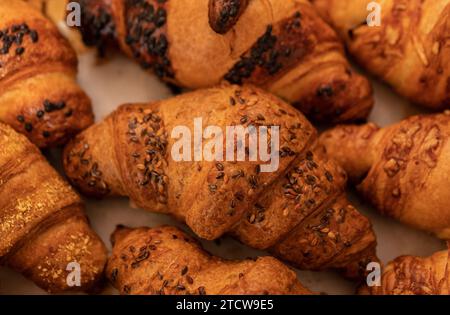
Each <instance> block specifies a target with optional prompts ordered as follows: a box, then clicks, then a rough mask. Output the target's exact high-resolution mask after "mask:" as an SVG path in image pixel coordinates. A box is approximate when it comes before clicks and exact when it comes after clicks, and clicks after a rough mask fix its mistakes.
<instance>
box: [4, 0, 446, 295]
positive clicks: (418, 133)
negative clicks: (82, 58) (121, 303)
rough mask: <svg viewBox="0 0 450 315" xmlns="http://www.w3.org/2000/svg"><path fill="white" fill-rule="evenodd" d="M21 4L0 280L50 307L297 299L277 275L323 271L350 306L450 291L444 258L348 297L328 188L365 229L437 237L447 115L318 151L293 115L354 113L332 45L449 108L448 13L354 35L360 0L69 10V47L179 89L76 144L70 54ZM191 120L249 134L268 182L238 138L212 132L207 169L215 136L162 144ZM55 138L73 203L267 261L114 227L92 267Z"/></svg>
mask: <svg viewBox="0 0 450 315" xmlns="http://www.w3.org/2000/svg"><path fill="white" fill-rule="evenodd" d="M26 2H30V1H22V0H3V1H2V2H1V3H0V121H1V122H0V263H1V264H2V265H5V266H8V267H10V268H12V269H14V270H16V271H18V272H20V273H22V274H23V275H25V276H26V277H28V278H30V279H31V280H32V281H34V282H35V283H36V284H37V285H38V286H40V287H42V288H43V289H45V290H48V291H50V292H64V291H87V292H93V291H95V290H99V289H101V287H102V286H101V284H102V279H103V276H104V275H106V278H107V279H108V280H109V281H110V283H111V284H112V285H113V286H114V287H115V288H117V289H118V290H119V292H120V293H121V294H198V295H204V294H313V292H312V291H310V290H309V289H307V288H305V287H304V286H303V285H302V284H301V283H300V282H299V280H298V279H297V277H296V275H295V272H294V271H293V270H291V269H290V268H289V267H288V266H287V265H286V264H284V263H283V262H281V261H280V260H282V261H284V262H286V263H287V264H289V265H291V266H294V267H297V268H300V269H307V270H324V269H336V270H339V271H341V272H342V273H343V274H344V275H345V276H347V277H349V278H351V279H354V280H356V281H358V282H359V283H360V284H361V285H360V289H359V293H361V294H449V293H450V273H449V272H450V271H449V270H450V265H449V261H450V251H440V252H437V253H435V254H433V255H431V256H429V257H414V256H402V257H399V258H397V259H395V260H394V261H392V262H390V263H388V264H387V265H386V267H385V268H384V269H383V271H382V274H381V278H380V279H376V280H377V281H375V283H376V284H377V285H376V286H371V284H370V282H367V285H366V281H365V280H366V276H367V275H368V274H367V273H368V271H367V266H368V265H369V263H379V260H378V258H377V256H376V250H375V247H376V238H375V234H374V232H373V230H372V227H371V223H370V222H369V220H368V219H367V218H366V217H364V216H363V215H362V214H360V213H359V211H358V210H357V209H355V207H353V206H352V205H351V204H350V202H349V201H348V200H347V197H346V194H345V186H346V182H347V174H348V177H349V179H350V180H349V182H350V183H351V184H355V185H357V189H358V191H359V192H360V193H361V195H362V196H363V197H364V199H365V200H366V201H367V202H368V203H370V204H372V205H373V206H374V207H375V208H377V209H378V210H379V211H380V212H381V213H383V214H386V215H388V216H391V217H393V218H395V219H397V220H399V221H401V222H403V223H405V224H407V225H410V226H412V227H414V228H417V229H421V230H424V231H426V232H429V233H432V234H434V235H435V236H437V237H438V238H441V239H443V240H449V239H450V211H449V209H448V194H449V191H448V189H447V187H450V186H449V183H450V177H449V174H450V166H449V165H450V144H449V141H448V140H449V139H450V112H448V111H446V112H444V113H436V114H431V115H426V116H425V115H422V116H414V117H410V118H408V119H406V120H404V121H402V122H399V123H397V124H394V125H392V126H389V127H385V128H379V127H378V126H376V125H375V124H373V123H368V124H365V125H341V126H337V127H334V128H332V129H330V130H328V131H325V132H324V133H323V134H322V135H321V136H320V137H319V136H318V134H317V131H316V129H315V128H314V127H313V126H312V125H311V123H310V122H309V121H308V120H307V119H306V118H305V116H303V114H305V115H307V116H309V117H311V118H312V119H314V120H316V121H321V122H331V123H336V122H351V121H359V120H365V119H366V118H367V116H368V114H369V112H370V109H371V107H372V105H373V99H372V89H371V87H370V84H369V81H368V80H367V79H366V78H364V77H363V76H361V75H359V74H356V73H354V72H353V71H352V70H351V68H350V66H349V63H348V61H347V60H346V57H345V53H344V46H343V44H342V43H341V41H340V38H339V37H341V38H342V39H343V40H344V42H345V45H346V46H347V48H348V51H349V52H350V54H352V55H353V56H354V57H355V59H356V60H357V61H358V62H359V63H361V64H362V65H364V67H365V68H367V70H368V71H370V72H371V73H373V74H375V75H376V76H378V77H380V78H381V79H383V80H385V81H386V82H387V83H389V84H390V85H391V86H392V87H393V88H394V89H395V90H396V91H397V92H398V93H399V94H401V95H403V96H405V97H407V98H409V99H410V100H411V101H413V102H415V103H419V104H422V105H424V106H427V107H429V108H432V109H447V108H449V107H450V89H449V86H450V83H449V82H450V81H449V76H450V62H449V57H448V56H449V55H450V54H449V49H450V48H449V47H450V45H449V39H450V37H449V36H448V34H450V24H449V22H448V21H449V20H450V19H449V18H448V17H449V14H450V0H438V1H431V0H423V1H394V0H392V1H383V2H382V3H380V8H381V12H382V15H381V20H382V21H383V23H382V25H381V26H378V27H373V26H369V25H367V24H366V17H367V10H366V9H367V4H368V1H366V0H351V1H346V2H345V3H344V2H343V1H335V0H311V1H306V0H289V1H278V0H268V1H262V0H253V1H247V0H242V1H236V0H196V1H188V0H170V1H159V0H140V1H127V0H78V1H77V2H78V3H79V4H80V5H81V9H82V12H81V13H82V16H81V17H82V20H83V23H82V25H81V28H80V31H81V34H82V36H83V39H84V41H85V43H86V44H88V45H91V46H96V47H97V48H99V49H100V52H101V53H105V52H106V49H109V48H113V47H114V46H116V47H118V48H119V49H121V50H122V51H123V52H124V53H125V54H127V55H128V56H130V57H132V58H134V59H136V60H137V61H138V62H139V63H140V64H141V65H142V66H143V67H144V68H146V69H151V70H152V71H153V72H154V73H155V74H156V75H157V76H159V77H160V78H161V79H162V80H163V81H164V82H166V83H168V84H170V85H174V86H178V87H181V88H187V89H192V90H194V89H196V91H193V92H189V93H185V94H182V95H179V96H177V97H173V98H170V99H167V100H163V101H158V102H153V103H141V104H125V105H122V106H120V107H119V108H118V109H117V110H116V111H114V112H112V113H111V114H110V115H109V116H107V117H106V118H105V119H104V120H102V121H100V122H98V123H97V124H95V125H93V126H91V127H89V126H90V125H91V124H92V123H93V115H92V110H91V105H90V100H89V98H88V96H87V95H86V94H85V93H84V92H83V91H82V90H81V88H80V87H79V86H78V85H77V83H76V66H77V57H76V53H75V52H74V50H73V49H72V48H71V46H70V44H69V43H68V42H67V41H66V39H64V38H63V37H62V36H61V35H60V34H59V33H58V30H57V29H56V27H55V26H54V25H53V24H52V23H51V22H50V21H49V20H47V19H46V18H45V17H44V16H43V15H42V14H41V12H40V10H39V9H42V6H41V4H42V3H45V2H46V1H45V0H42V1H32V2H33V4H34V5H35V6H36V5H37V6H36V7H37V8H36V7H35V8H33V7H32V6H31V5H30V4H27V3H26ZM310 2H311V3H312V4H311V3H310ZM59 4H61V3H59ZM44 11H45V10H44ZM327 23H328V24H327ZM333 29H334V30H333ZM256 86H258V87H256ZM270 93H273V94H275V95H277V96H274V95H272V94H270ZM278 97H281V98H283V99H284V100H282V99H280V98H278ZM286 101H288V102H290V103H291V104H288V103H287V102H286ZM298 109H299V110H301V111H302V112H303V114H302V113H301V112H300V111H298ZM198 117H202V120H203V123H204V124H208V125H209V126H214V127H215V129H214V130H216V131H217V130H218V129H220V130H225V128H226V127H227V126H240V127H242V129H244V130H245V129H247V130H250V129H251V128H253V127H254V128H256V129H259V130H269V132H268V133H267V136H268V138H267V139H265V140H267V145H268V146H270V150H269V151H270V153H271V154H270V157H271V158H272V159H274V158H275V157H276V162H275V164H273V165H272V166H274V165H275V167H274V168H273V169H270V170H268V169H267V167H268V165H267V163H272V162H274V161H273V160H270V161H269V162H267V160H266V159H263V158H262V157H261V155H259V156H258V154H256V155H255V156H254V155H252V153H251V149H252V148H251V143H250V138H251V136H250V134H248V135H245V136H244V137H243V138H242V139H241V141H239V139H236V138H239V136H238V135H232V141H231V143H232V150H231V153H232V154H233V158H232V159H231V160H227V161H224V159H223V158H222V159H220V157H224V156H228V153H230V152H228V151H227V150H228V149H229V147H228V144H229V143H228V141H227V140H228V139H225V140H224V139H220V141H216V142H214V143H213V144H212V145H211V143H209V145H210V146H209V148H211V152H214V154H213V155H214V156H215V159H207V160H201V159H192V154H191V153H193V152H192V151H195V149H194V150H192V151H191V150H189V149H187V148H186V147H184V146H183V147H182V149H181V150H178V151H177V150H176V148H178V149H180V146H179V143H178V142H179V140H180V138H176V137H174V130H178V131H179V129H177V128H178V127H179V126H184V129H183V132H180V133H178V135H179V136H181V135H182V134H183V135H184V133H188V134H195V131H194V130H193V128H194V127H193V125H194V121H195V120H196V119H198ZM272 127H276V129H274V130H276V131H273V130H272ZM86 128H87V129H86ZM83 129H86V130H84V131H83ZM176 133H177V132H175V134H176ZM219 133H220V132H219ZM224 134H225V133H224ZM260 135H261V134H260ZM235 136H236V138H235ZM278 136H279V137H278ZM211 137H212V135H211ZM277 137H278V139H279V143H277V144H276V145H275V146H271V145H272V144H273V142H272V140H273V139H274V138H277ZM27 138H28V139H27ZM188 139H189V140H188V141H187V143H188V145H189V144H191V143H192V142H194V143H195V140H192V139H191V138H190V137H188ZM247 139H249V141H248V143H247ZM68 141H69V143H68V144H67V145H66V147H65V148H64V151H63V166H64V171H65V173H66V175H67V177H68V179H69V180H70V182H71V183H72V184H73V185H74V186H75V187H76V188H78V189H79V191H80V192H82V193H83V194H84V195H86V196H88V197H96V198H106V197H110V196H124V197H128V198H129V199H130V200H131V202H132V203H133V204H134V205H135V206H137V207H140V208H143V209H146V210H149V211H152V212H158V213H163V214H169V215H172V216H173V217H175V218H176V219H178V220H180V221H182V222H185V223H186V224H187V226H188V227H189V228H190V229H191V230H192V232H193V233H194V234H196V235H197V236H198V237H200V238H203V239H206V240H215V239H218V238H219V237H221V236H223V235H226V234H228V235H231V236H233V237H235V238H236V239H238V240H239V241H240V242H242V243H244V244H246V245H248V246H250V247H253V248H256V249H260V250H265V251H267V252H268V253H270V254H272V255H273V256H275V257H276V258H273V257H270V256H267V257H260V258H257V259H246V260H241V261H231V260H225V259H222V258H220V257H217V256H213V255H211V254H209V253H207V252H205V251H204V250H203V249H202V247H201V246H200V245H199V243H198V241H197V240H195V239H194V238H193V237H191V236H189V235H188V234H186V233H185V232H182V231H181V230H179V229H178V228H174V227H170V226H162V227H153V228H149V227H141V228H134V229H133V228H127V227H124V226H118V227H117V228H116V231H114V233H113V234H112V237H111V241H112V245H113V250H112V253H111V255H110V257H109V259H108V258H107V251H106V248H105V246H104V244H103V243H102V241H101V240H100V238H99V237H98V236H97V235H96V234H95V232H94V231H93V230H92V229H91V227H90V225H89V223H88V220H87V218H86V216H85V214H84V206H83V202H82V201H81V199H80V197H79V196H78V195H77V193H76V192H75V191H74V190H73V189H72V188H71V187H70V186H69V184H68V183H66V182H65V181H64V180H63V179H62V178H61V177H60V175H58V173H57V172H56V171H55V170H54V169H53V168H52V167H51V166H50V165H49V164H48V162H47V161H46V160H45V158H44V157H43V156H42V155H41V153H40V151H39V148H38V147H40V148H46V147H51V146H56V145H61V144H65V143H66V142H68ZM263 142H264V141H263ZM275 142H276V141H275ZM239 143H240V144H242V143H244V146H243V147H241V148H239V145H238V144H239ZM225 144H226V145H225ZM259 144H260V145H261V141H260V142H259ZM190 149H192V148H190ZM202 149H203V148H202ZM185 150H187V151H186V152H185ZM177 154H178V155H177ZM180 156H181V157H182V158H180ZM239 156H241V158H240V159H239V158H238V157H239ZM235 157H236V158H237V160H236V159H235ZM277 258H279V259H280V260H278V259H277ZM104 272H105V273H104Z"/></svg>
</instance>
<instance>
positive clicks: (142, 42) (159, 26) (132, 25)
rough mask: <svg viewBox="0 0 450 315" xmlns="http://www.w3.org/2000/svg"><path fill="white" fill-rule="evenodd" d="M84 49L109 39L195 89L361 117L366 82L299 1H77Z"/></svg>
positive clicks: (336, 117) (321, 114)
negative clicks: (249, 92)
mask: <svg viewBox="0 0 450 315" xmlns="http://www.w3.org/2000/svg"><path fill="white" fill-rule="evenodd" d="M78 3H80V4H81V7H82V20H83V21H84V23H82V25H81V31H82V34H83V38H84V41H85V43H86V44H87V45H91V46H93V45H95V46H97V47H99V48H100V50H101V51H104V50H105V49H106V47H107V46H109V45H108V44H109V43H112V42H116V43H117V44H118V46H120V48H121V49H122V50H123V51H124V52H125V53H126V54H127V55H129V56H130V57H133V58H134V59H136V60H137V61H138V62H139V63H140V64H141V65H142V66H143V67H144V68H146V69H147V68H150V69H151V70H153V72H154V73H156V75H157V76H159V77H160V78H161V79H163V80H165V81H167V82H169V83H170V84H175V85H177V86H181V87H185V88H190V89H197V88H204V87H210V86H213V85H216V84H218V83H219V82H220V81H222V80H225V81H228V82H231V83H236V84H241V83H252V84H256V85H258V86H260V87H263V88H264V89H266V90H268V91H271V92H273V93H275V94H277V95H278V96H280V97H283V98H284V99H286V100H287V101H289V102H291V103H294V104H295V106H296V107H297V108H299V109H300V110H301V111H302V112H303V113H305V114H306V115H308V116H309V117H312V118H314V119H315V120H318V121H330V122H342V121H350V120H361V119H365V118H366V117H367V115H368V114H369V112H370V109H371V108H372V105H373V98H372V89H371V86H370V84H369V82H368V80H367V79H365V78H363V77H362V76H360V75H358V74H357V73H355V72H353V71H352V70H351V69H350V65H349V63H348V61H347V60H346V59H345V56H344V49H343V46H342V44H341V43H340V41H339V39H338V37H337V35H336V33H335V32H334V31H333V30H332V29H331V28H330V27H329V26H328V25H327V24H326V23H325V22H324V21H323V20H322V19H321V18H320V17H319V16H318V14H317V13H316V12H315V10H314V8H313V7H312V6H311V5H310V4H309V3H308V2H307V1H306V0H295V1H279V0H270V1H263V0H255V1H243V0H241V1H235V0H210V1H208V0H197V1H190V0H171V1H156V0H149V1H145V0H142V1H124V0H113V1H111V0H93V1H86V0H78Z"/></svg>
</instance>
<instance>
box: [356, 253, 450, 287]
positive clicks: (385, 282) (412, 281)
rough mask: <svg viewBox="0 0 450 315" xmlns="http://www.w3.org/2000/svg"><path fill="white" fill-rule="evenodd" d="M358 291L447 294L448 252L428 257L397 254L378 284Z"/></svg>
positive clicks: (448, 274)
mask: <svg viewBox="0 0 450 315" xmlns="http://www.w3.org/2000/svg"><path fill="white" fill-rule="evenodd" d="M359 291H360V292H359V293H360V294H373V295H388V294H389V295H393V294H395V295H399V294H403V295H411V294H414V295H438V294H439V295H449V294H450V251H446V250H443V251H440V252H437V253H435V254H433V255H431V256H429V257H416V256H401V257H398V258H396V259H395V260H394V261H392V262H390V263H389V264H388V265H387V266H386V268H385V269H384V271H383V275H382V277H381V286H373V287H367V286H366V287H362V288H361V289H360V290H359Z"/></svg>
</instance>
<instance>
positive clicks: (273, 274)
mask: <svg viewBox="0 0 450 315" xmlns="http://www.w3.org/2000/svg"><path fill="white" fill-rule="evenodd" d="M111 239H112V243H113V246H114V247H113V252H112V255H111V257H110V258H109V259H108V264H107V268H106V274H107V276H108V279H109V280H110V281H111V283H112V284H113V286H114V287H115V288H117V289H118V290H119V291H120V293H121V294H133V295H135V294H153V295H154V294H158V295H163V294H171V295H175V294H180V295H186V294H195V295H205V294H210V295H218V294H220V295H223V294H234V295H236V294H312V292H311V291H309V290H308V289H306V288H304V287H303V286H302V285H301V284H300V282H299V281H298V280H297V277H296V274H295V272H294V271H292V270H290V269H289V268H288V267H286V266H285V265H283V264H282V263H281V262H280V261H278V260H277V259H275V258H272V257H260V258H257V259H256V260H251V259H247V260H244V261H229V260H223V259H221V258H218V257H216V256H211V255H210V254H209V253H207V252H205V251H204V250H203V248H202V247H201V245H200V244H199V243H198V242H197V241H196V240H195V239H193V238H192V237H190V236H188V235H187V234H186V233H183V232H182V231H181V230H179V229H177V228H175V227H170V226H163V227H158V228H153V229H150V228H138V229H129V228H125V227H118V228H117V229H116V231H115V232H114V234H113V235H112V237H111Z"/></svg>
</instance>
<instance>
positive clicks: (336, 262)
mask: <svg viewBox="0 0 450 315" xmlns="http://www.w3.org/2000/svg"><path fill="white" fill-rule="evenodd" d="M199 119H202V120H203V124H204V125H206V124H207V125H209V126H216V127H217V128H221V130H223V129H224V128H226V126H240V127H242V128H249V127H250V126H253V127H255V128H256V127H258V126H259V127H261V126H266V127H267V128H269V127H270V128H272V127H274V126H278V127H279V128H280V130H279V141H280V143H279V149H274V150H275V151H273V152H274V154H273V155H274V156H279V167H278V168H277V169H276V170H275V171H273V172H262V171H261V170H262V168H263V167H265V166H267V165H266V163H265V162H263V161H262V160H260V159H259V158H258V159H255V160H254V161H252V160H250V151H249V147H250V145H249V144H248V143H247V142H248V141H245V140H244V141H245V142H246V143H245V146H246V147H245V150H244V149H242V150H241V152H242V155H245V157H244V158H241V160H235V159H234V160H233V159H226V161H224V160H225V151H226V150H225V147H226V146H225V145H224V146H223V148H220V147H217V148H216V149H215V150H217V152H221V151H222V150H225V151H224V155H223V159H219V160H218V159H214V158H213V160H210V159H208V160H205V159H197V158H196V159H197V160H192V156H191V153H189V154H188V159H184V161H179V162H177V160H178V157H176V155H175V158H174V154H173V153H172V152H173V150H176V149H174V148H175V142H178V140H176V139H175V138H176V137H177V136H176V135H173V133H174V132H175V133H176V130H177V129H179V128H182V129H183V128H184V130H185V129H186V128H187V129H188V131H190V132H192V133H195V132H196V131H195V129H194V130H193V131H192V127H193V124H194V120H197V121H198V120H199ZM183 126H184V127H183ZM205 128H208V127H206V126H205ZM205 130H206V129H205ZM217 132H218V131H217ZM223 133H225V131H223ZM274 136H275V135H274ZM173 137H175V138H173ZM231 139H234V138H233V137H232V136H231ZM316 139H317V135H316V130H315V129H314V127H313V126H312V125H311V124H310V123H309V122H308V121H307V120H306V119H305V117H304V116H303V115H302V114H301V113H300V112H298V111H296V110H295V109H294V108H293V107H291V106H290V105H288V104H287V103H284V102H283V101H281V100H280V99H278V98H276V97H275V96H273V95H271V94H268V93H266V92H263V91H262V90H260V89H258V88H254V87H251V86H244V87H240V86H236V85H223V86H220V87H216V88H210V89H205V90H198V91H196V92H192V93H188V94H184V95H180V96H178V97H175V98H172V99H168V100H164V101H161V102H155V103H151V104H128V105H123V106H121V107H120V108H119V109H117V110H116V111H115V112H113V113H112V114H110V115H109V116H108V117H107V118H106V119H105V120H103V121H102V122H100V123H98V124H96V125H94V126H92V127H90V128H88V129H87V130H85V131H84V132H82V133H80V134H79V135H78V136H77V137H75V138H74V139H73V140H72V141H71V142H70V143H69V144H68V145H67V146H66V148H65V149H64V156H63V162H64V169H65V172H66V174H67V176H68V177H69V179H70V180H71V182H72V183H73V184H74V185H75V186H76V187H78V188H79V189H80V190H81V191H82V192H83V193H85V194H87V195H90V196H95V197H106V196H112V195H119V196H128V197H129V198H130V199H131V201H132V203H133V204H134V205H136V206H137V207H141V208H144V209H147V210H149V211H155V212H161V213H168V214H171V215H173V216H175V217H176V218H178V219H180V220H182V221H185V222H186V223H187V224H188V225H189V227H190V228H192V230H193V231H194V232H195V233H196V234H197V235H198V236H200V237H202V238H205V239H209V240H211V239H216V238H218V237H220V236H222V235H223V234H225V233H229V234H232V235H234V236H235V237H236V238H238V239H239V240H240V241H242V242H243V243H245V244H247V245H250V246H252V247H255V248H258V249H267V250H269V251H270V252H271V253H273V254H274V255H275V256H276V257H278V258H281V259H283V260H286V261H289V262H291V263H292V264H293V265H295V266H297V267H299V268H302V269H314V270H319V269H325V268H337V269H342V270H343V271H344V272H345V273H346V274H347V275H348V276H349V277H355V278H356V277H359V276H361V275H362V274H363V273H364V270H365V268H366V263H367V262H368V261H376V260H377V258H376V256H375V245H376V241H375V236H374V234H373V231H372V228H371V224H370V222H369V221H368V219H367V218H365V217H364V216H363V215H361V214H360V213H359V212H358V211H357V210H356V209H355V208H354V207H353V206H351V205H350V204H349V202H348V201H347V198H346V197H345V194H344V187H345V181H346V175H345V173H344V172H343V171H342V169H341V168H339V167H338V166H336V165H335V163H334V162H333V161H331V160H329V159H328V157H327V156H326V155H324V154H323V150H322V148H321V147H319V146H317V145H316ZM260 141H261V140H260ZM219 142H220V140H219ZM231 142H232V143H233V140H231ZM189 143H191V141H189ZM242 144H243V143H242ZM206 145H207V144H205V146H206ZM209 145H211V144H209ZM184 150H185V149H184V148H183V152H184ZM187 150H188V148H186V152H188V151H187ZM192 151H194V150H192ZM177 152H178V151H176V153H177ZM189 152H190V151H189ZM229 152H236V153H237V155H240V154H239V152H238V150H237V148H236V146H234V150H233V148H230V150H229ZM234 155H235V154H234ZM189 159H191V160H189Z"/></svg>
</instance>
